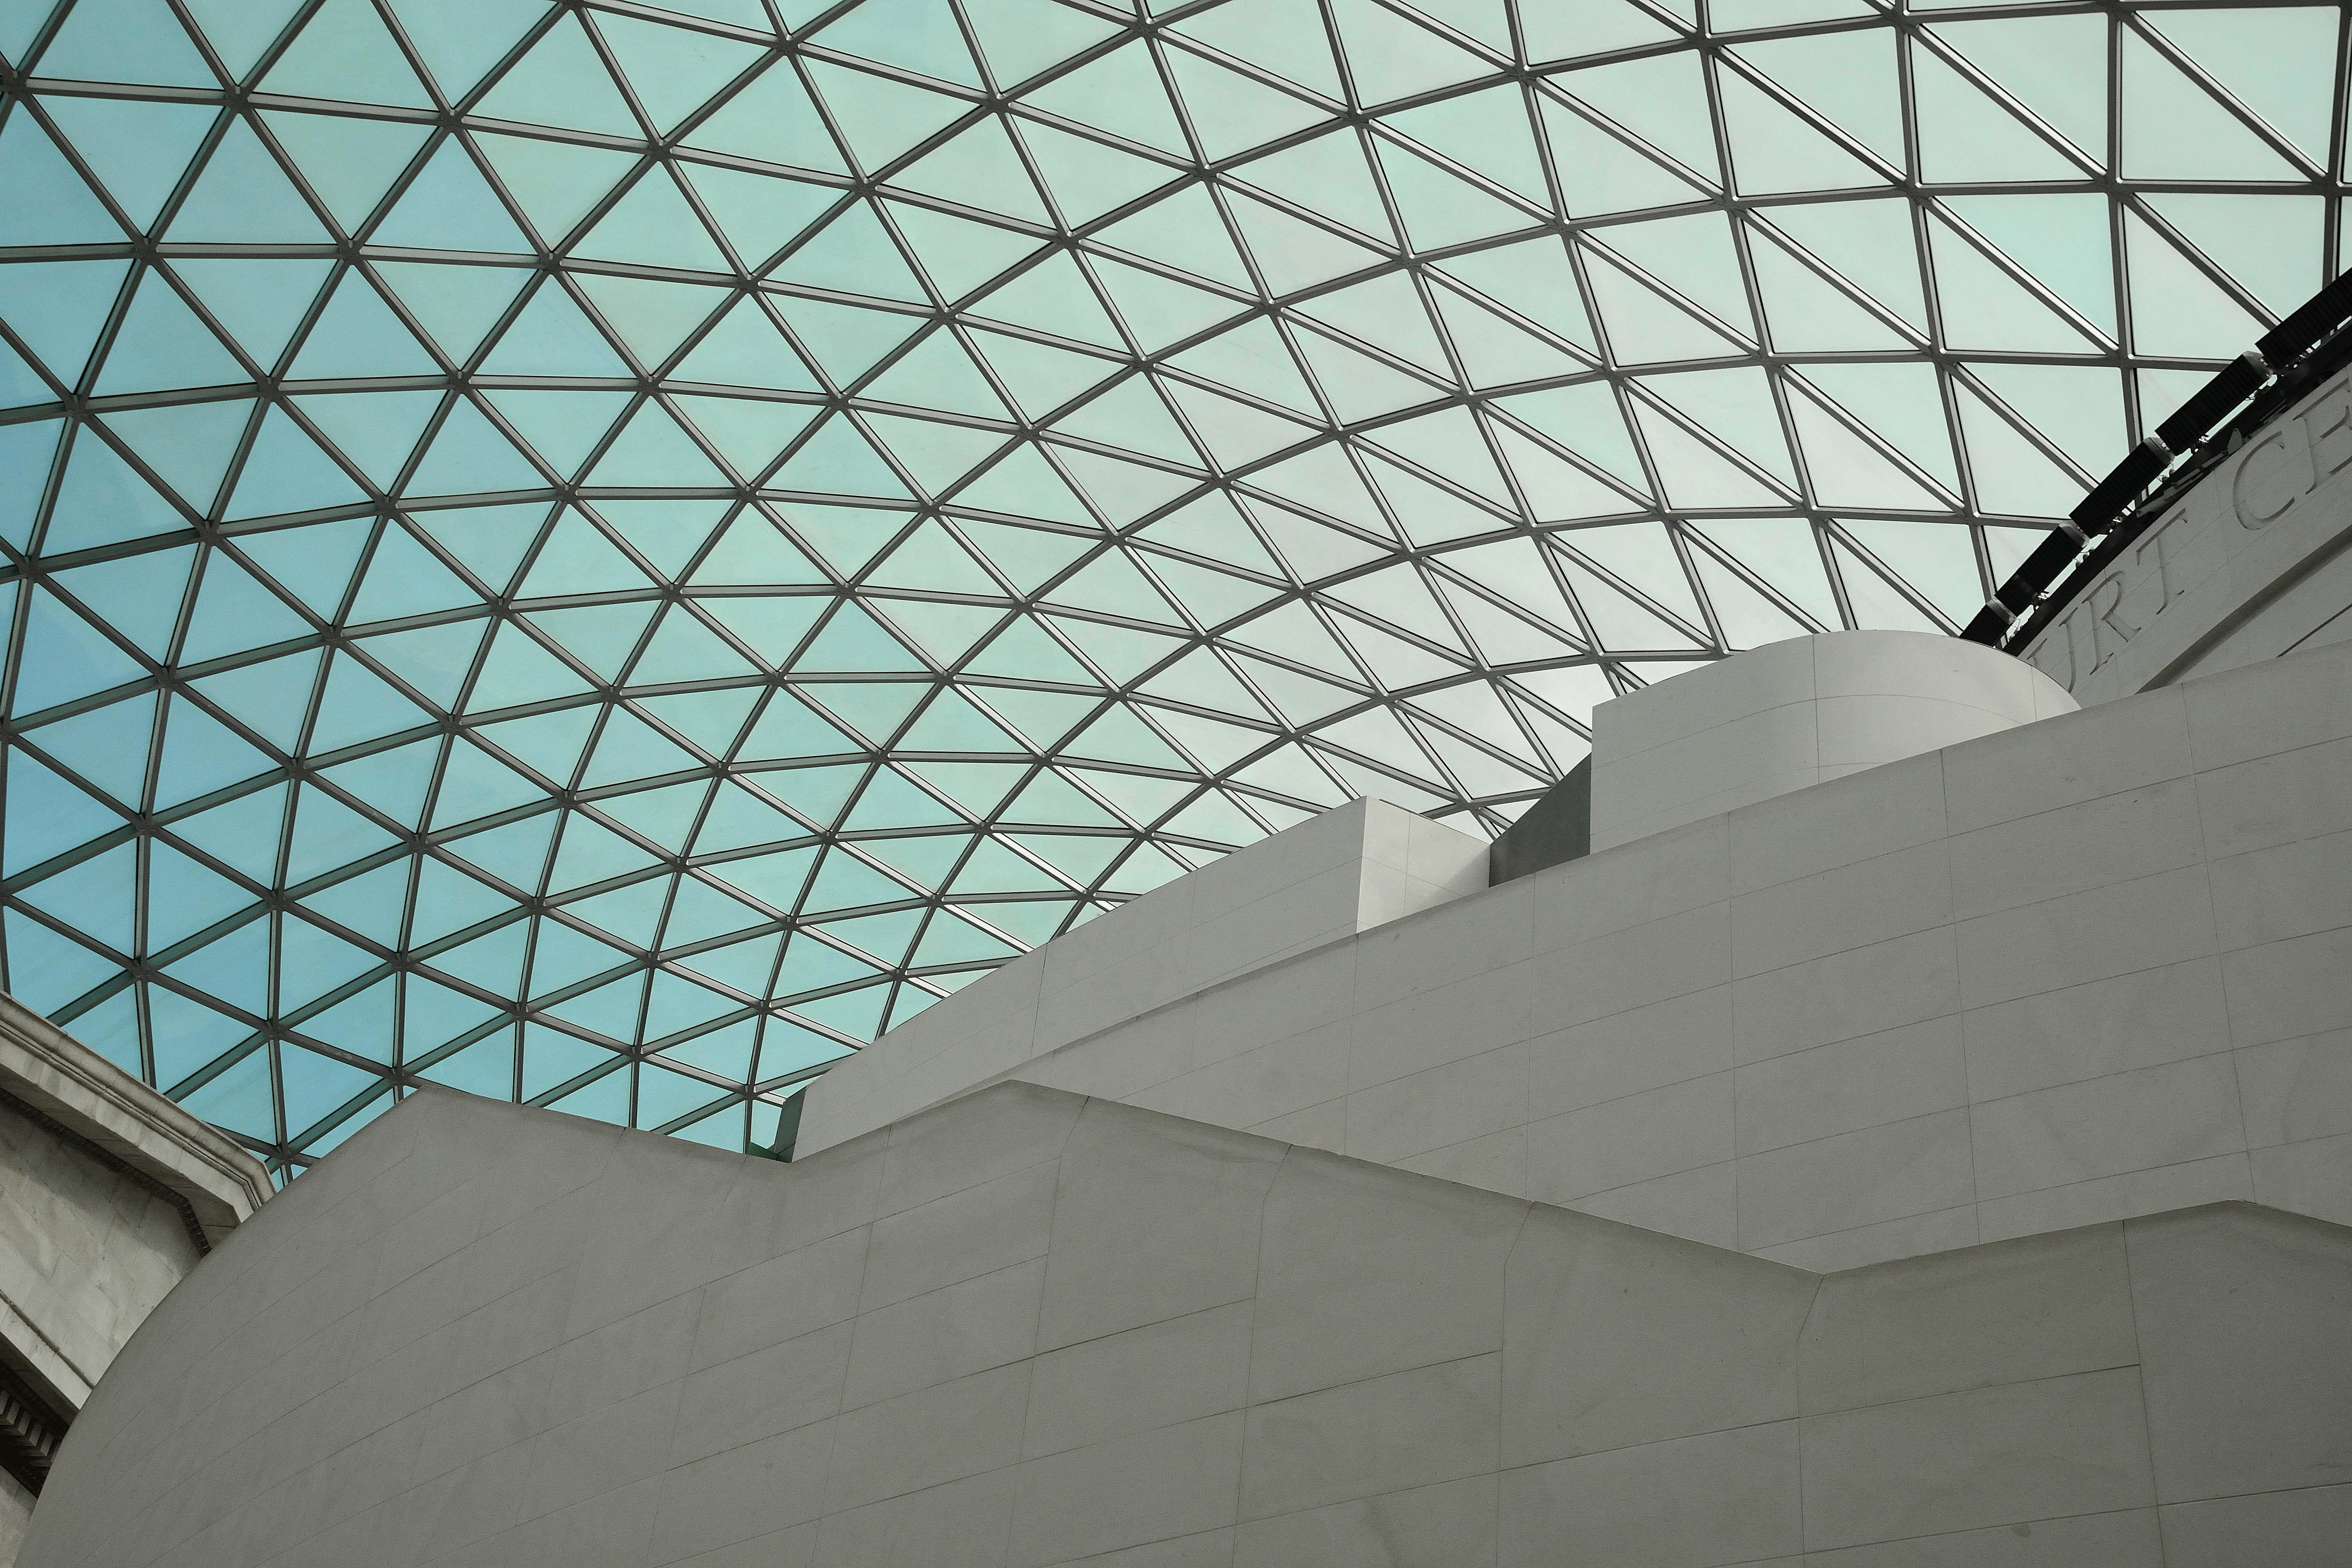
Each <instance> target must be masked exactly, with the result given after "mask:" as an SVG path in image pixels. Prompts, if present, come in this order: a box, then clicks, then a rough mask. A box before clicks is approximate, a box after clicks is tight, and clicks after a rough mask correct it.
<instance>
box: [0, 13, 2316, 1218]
mask: <svg viewBox="0 0 2352 1568" xmlns="http://www.w3.org/2000/svg"><path fill="white" fill-rule="evenodd" d="M2340 25H2341V17H2340V16H2339V11H2338V8H2337V7H2336V6H2333V5H2312V6H2301V7H2278V8H2263V7H2258V8H2246V7H2232V8H2228V9H2204V8H2174V7H2163V6H2155V5H2149V6H2138V5H2098V6H2093V5H2064V4H2058V5H2042V6H2016V5H2011V6H2005V7H2001V8H2000V10H1999V11H1997V12H1995V11H1990V10H1988V11H1983V12H1979V11H1977V10H1972V9H1970V8H1968V7H1963V6H1946V5H1918V4H1913V5H1907V6H1899V7H1898V6H1890V5H1878V4H1874V3H1873V0H1546V3H1541V4H1532V3H1531V4H1526V5H1518V4H1514V3H1512V0H1422V3H1421V4H1420V5H1418V6H1416V5H1408V4H1404V3H1402V0H1223V3H1217V0H1208V3H1204V4H1191V5H1168V6H1161V7H1158V8H1156V9H1150V10H1146V9H1143V8H1142V7H1141V6H1140V5H1137V6H1135V7H1132V8H1124V9H1123V8H1120V7H1118V6H1116V5H1110V4H1108V3H1099V0H842V3H840V4H835V5H824V3H823V0H672V3H671V4H668V5H667V6H666V7H661V6H656V5H646V4H629V5H622V4H614V5H602V4H587V5H561V6H558V5H549V4H546V3H544V0H65V3H62V4H54V5H53V4H51V3H50V0H0V324H5V330H0V551H4V552H5V565H4V566H0V579H5V582H4V583H0V595H5V597H6V599H7V601H8V605H9V611H8V613H9V616H10V617H11V619H10V621H9V623H8V624H9V625H10V626H11V627H12V629H13V634H14V635H13V637H12V639H11V641H10V642H9V644H8V648H9V661H8V667H7V676H6V681H7V684H6V688H5V714H6V717H5V742H6V750H7V758H6V770H5V789H6V795H5V867H0V874H4V875H5V880H0V895H5V913H0V928H5V962H6V983H7V985H8V987H9V989H10V990H12V991H13V992H15V993H16V994H17V995H19V996H20V997H22V998H23V999H24V1000H26V1002H27V1003H29V1004H30V1005H34V1006H37V1007H39V1008H41V1009H44V1010H45V1011H47V1012H49V1013H50V1014H52V1015H53V1016H56V1017H58V1018H59V1019H60V1020H62V1021H63V1022H65V1023H66V1024H67V1025H68V1026H69V1027H71V1028H72V1029H73V1030H74V1031H75V1032H76V1033H77V1034H79V1036H80V1037H83V1038H84V1039H86V1040H88V1041H89V1042H90V1043H91V1044H92V1045H93V1046H95V1047H98V1048H100V1049H101V1050H103V1051H105V1052H107V1053H108V1054H109V1055H110V1056H111V1057H113V1058H115V1059H116V1060H118V1061H120V1062H121V1063H122V1064H124V1065H125V1066H126V1067H129V1068H132V1069H133V1070H135V1071H137V1072H139V1073H140V1074H142V1076H144V1077H145V1078H147V1079H149V1080H150V1081H152V1082H154V1083H156V1084H157V1085H159V1086H161V1087H162V1088H163V1089H166V1090H167V1091H168V1092H170V1093H171V1094H173V1095H174V1096H175V1097H177V1098H179V1099H181V1100H184V1101H185V1102H186V1103H187V1104H188V1105H190V1106H191V1107H192V1108H193V1109H194V1110H197V1111H198V1112H200V1113H201V1114H203V1115H205V1116H206V1117H208V1118H210V1119H211V1120H213V1121H216V1122H218V1123H219V1124H221V1125H222V1126H224V1127H226V1128H228V1129H229V1130H231V1131H234V1132H236V1134H238V1135H239V1136H241V1137H242V1138H244V1139H245V1140H246V1141H247V1142H248V1143H250V1144H251V1145H252V1146H253V1147H254V1148H255V1149H257V1151H260V1152H263V1153H264V1154H265V1155H266V1156H268V1157H269V1158H270V1159H271V1160H272V1161H273V1162H274V1163H275V1166H276V1168H278V1170H280V1171H281V1172H285V1171H289V1170H292V1169H298V1168H299V1165H300V1164H301V1163H303V1162H304V1161H305V1160H307V1159H308V1158H310V1157H314V1156H315V1155H316V1154H317V1153H318V1152H322V1151H323V1150H325V1149H327V1148H330V1147H331V1146H332V1145H333V1144H334V1143H335V1142H336V1141H338V1140H339V1139H340V1138H341V1137H343V1136H346V1135H347V1134H348V1133H349V1132H350V1131H352V1129H353V1128H355V1127H356V1126H358V1125H360V1124H361V1123H362V1121H364V1120H365V1119H366V1118H367V1117H369V1116H371V1115H373V1114H374V1113H375V1112H376V1111H378V1110H382V1109H383V1107H385V1106H386V1105H388V1104H389V1103H390V1100H391V1095H392V1093H393V1092H394V1086H395V1085H396V1084H400V1083H406V1082H414V1081H416V1080H418V1079H434V1080H438V1081H441V1082H445V1083H450V1084H455V1085H457V1086H459V1087H462V1088H466V1089H474V1090H478V1091H480V1092H484V1093H490V1094H497V1095H504V1096H515V1097H519V1098H521V1099H525V1100H534V1101H537V1102H540V1103H552V1104H554V1105H557V1106H559V1107H561V1108H562V1109H564V1110H575V1111H579V1112H582V1113H583V1114H587V1115H591V1116H598V1117H604V1118H606V1119H609V1120H613V1121H627V1122H630V1123H632V1124H634V1125H636V1126H640V1127H646V1128H656V1129H664V1130H669V1131H678V1132H680V1133H681V1134H682V1135H684V1136H688V1137H692V1138H697V1139H701V1140H703V1141H705V1142H712V1143H717V1144H720V1145H723V1146H726V1147H730V1148H735V1147H741V1146H742V1145H743V1144H744V1142H745V1140H746V1139H747V1138H748V1139H750V1140H752V1141H753V1142H761V1143H764V1142H767V1141H768V1140H769V1139H771V1138H772V1136H773V1133H774V1130H775V1127H776V1125H777V1116H778V1107H779V1105H780V1104H781V1103H782V1100H784V1099H785V1098H787V1097H788V1096H789V1095H790V1094H792V1093H793V1092H794V1091H795V1089H797V1088H798V1087H799V1086H801V1085H803V1084H804V1083H805V1082H806V1080H807V1079H808V1078H809V1076H810V1075H812V1074H813V1073H814V1072H816V1071H818V1070H821V1069H822V1068H823V1066H824V1064H825V1063H826V1062H828V1061H830V1060H833V1059H835V1058H838V1057H839V1056H840V1055H841V1054H843V1053H844V1052H845V1051H847V1050H849V1049H852V1048H854V1047H856V1046H857V1045H859V1044H860V1043H862V1042H865V1041H866V1040H868V1039H870V1038H871V1037H872V1036H873V1035H874V1034H875V1032H876V1031H877V1030H878V1029H880V1028H882V1027H884V1026H887V1024H888V1023H890V1022H892V1021H895V1020H898V1019H901V1018H904V1017H906V1016H909V1015H910V1014H911V1013H912V1012H914V1011H915V1010H917V1009H919V1008H920V1007H921V1006H923V1005H927V1004H928V1003H929V1002H930V1001H932V1000H934V999H936V998H937V997H938V996H940V995H942V994H946V993H948V992H950V991H952V990H953V989H954V988H955V987H956V986H957V985H959V984H962V983H964V982H966V981H968V980H970V979H971V978H972V977H973V976H975V975H976V974H979V973H983V972H985V970H986V969H987V968H988V967H989V966H991V965H992V964H994V963H998V962H1001V961H1002V960H1003V959H1004V958H1005V957H1007V956H1008V955H1010V954H1013V953H1014V952H1019V951H1022V950H1023V949H1024V948H1027V947H1029V946H1033V945H1034V944H1036V943H1038V942H1044V941H1045V940H1046V939H1047V938H1049V937H1051V936H1052V935H1053V934H1054V933H1055V932H1056V931H1061V930H1063V929H1066V927H1068V926H1069V925H1070V924H1072V923H1073V922H1075V921H1081V920H1084V919H1086V918H1087V917H1088V916H1089V915H1091V914H1093V913H1095V912H1097V911H1099V910H1102V909H1104V908H1107V907H1109V906H1110V905H1111V904H1113V903H1115V902H1116V901H1117V900H1119V899H1121V898H1124V897H1129V896H1132V895H1134V894H1136V893H1139V892H1141V891H1144V890H1146V889H1150V888H1152V887H1154V886H1156V885H1158V884H1160V882H1163V881H1165V880H1167V879H1169V878H1171V877H1173V876H1176V875H1178V874H1180V873H1181V871H1183V870H1184V869H1185V868H1188V867H1191V866H1194V865H1197V864H1199V863H1201V862H1202V861H1203V860H1205V859H1209V858H1213V857H1215V856H1216V855H1218V854H1220V853H1222V852H1223V851H1224V850H1225V849H1227V848H1229V847H1233V846H1236V845H1239V844H1243V843H1246V842H1248V841H1250V840H1252V839H1255V838H1257V837H1261V836H1263V835H1264V834H1265V833H1267V832H1269V831H1272V830H1275V829H1278V828H1281V827H1283V826H1287V825H1289V824H1291V823H1294V822H1297V821H1298V820H1300V819H1301V818H1303V817H1304V816H1307V815H1308V814H1311V813H1313V812H1316V811H1318V810H1321V809H1324V808H1326V807H1328V806H1330V805H1336V804H1338V803H1339V802H1340V801H1343V800H1345V799H1348V798H1349V797H1351V796H1354V795H1363V794H1370V795H1381V796H1383V797H1385V798H1387V799H1389V800H1391V801H1395V802H1397V803H1399V804H1402V805H1407V806H1409V807H1411V808H1412V809H1415V810H1420V811H1425V812H1428V813H1430V814H1432V815H1433V816H1439V817H1441V818H1443V819H1444V820H1447V821H1450V822H1453V823H1454V824H1456V825H1458V826H1463V827H1465V829H1469V830H1472V831H1487V832H1492V831H1495V830H1497V829H1498V828H1499V827H1500V826H1503V825H1504V824H1506V823H1507V822H1508V821H1509V820H1511V819H1512V817H1513V816H1515V815H1516V814H1517V811H1518V810H1519V809H1521V807H1522V806H1523V805H1524V804H1525V803H1526V802H1527V801H1528V800H1529V799H1531V798H1533V797H1534V796H1535V795H1537V794H1538V793H1539V792H1540V791H1541V790H1542V789H1543V788H1544V786H1545V785H1546V784H1548V783H1549V781H1551V780H1552V779H1554V778H1556V777H1558V776H1559V774H1560V773H1563V772H1564V771H1565V770H1566V769H1568V768H1569V767H1570V766H1571V765H1573V764H1574V763H1575V762H1576V761H1577V760H1578V759H1579V758H1580V756H1581V755H1582V754H1583V750H1584V734H1585V730H1584V723H1585V720H1586V717H1587V715H1588V713H1589V711H1590V710H1591V705H1592V704H1593V703H1594V702H1595V701H1597V700H1601V699H1604V698H1606V697H1608V696H1609V695H1611V694H1612V693H1613V692H1615V691H1618V690H1622V689H1627V688H1629V687H1632V686H1635V685H1639V684H1642V683H1643V682H1647V681H1654V680H1656V679H1662V678H1664V677H1665V676H1668V675H1671V674H1673V673H1675V671H1677V670H1679V669H1683V668H1687V667H1688V666H1689V665H1690V664H1691V663H1693V662H1694V661H1697V660H1704V659H1708V658H1717V657H1720V656H1721V655H1722V654H1724V653H1725V652H1727V651H1728V650H1731V649H1736V648H1739V647H1748V646H1750V645H1753V644H1755V643H1759V642H1764V641H1769V640H1772V639H1775V638H1779V637H1789V636H1792V635H1795V634H1798V633H1801V632H1805V631H1813V630H1821V629H1824V628H1830V627H1836V626H1907V627H1916V628H1931V629H1941V630H1945V631H1949V630H1952V629H1954V627H1955V626H1956V625H1957V624H1958V623H1964V622H1965V621H1967V620H1968V618H1969V616H1971V615H1972V614H1973V613H1974V611H1975V610H1976V608H1977V607H1978V606H1979V605H1980V604H1981V603H1982V601H1983V600H1984V598H1985V596H1986V595H1987V594H1988V592H1989V591H1990V587H1991V586H1992V584H1995V583H1996V582H1998V581H1999V580H2000V578H2001V577H2002V576H2003V575H2005V574H2006V573H2007V572H2008V570H2009V569H2010V568H2011V566H2012V565H2013V564H2014V563H2016V562H2018V561H2019V560H2020V559H2021V558H2022V556H2023V555H2024V554H2025V553H2026V552H2028V551H2029V550H2030V549H2031V548H2032V546H2033V545H2034V544H2035V543H2036V542H2038V541H2039V539H2040V538H2041V537H2042V532H2043V531H2044V530H2045V529H2046V528H2047V527H2048V526H2049V522H2050V520H2052V519H2053V518H2055V517H2057V516H2059V515H2061V514H2063V512H2064V511H2065V510H2067V508H2069V507H2070V506H2071V505H2073V504H2074V501H2075V500H2077V499H2078V498H2079V497H2080V496H2081V494H2082V492H2083V490H2084V488H2085V487H2086V485H2087V483H2088V482H2089V480H2090V479H2092V478H2094V477H2095V476H2096V475H2098V474H2101V473H2104V472H2105V469H2106V468H2108V467H2109V466H2110V465H2111V464H2112V463H2113V462H2114V461H2115V460H2116V458H2118V457H2120V456H2121V455H2122V453H2123V452H2124V451H2125V450H2126V447H2128V445H2129V444H2130V443H2131V442H2132V441H2134V440H2135V439H2137V437H2138V436H2139V435H2140V433H2141V432H2142V431H2144V430H2147V429H2152V428H2153V427H2154V426H2155V425H2156V423H2157V421H2158V419H2159V418H2160V417H2161V416H2163V415H2164V414H2166V413H2168V412H2169V411H2170V410H2171V409H2172V408H2173V407H2174V406H2175V405H2178V404H2179V401H2180V400H2181V399H2182V398H2183V397H2184V396H2185V395H2186V394H2187V393H2188V392H2189V390H2190V389H2192V388H2193V387H2194V386H2195V385H2197V384H2199V383H2200V382H2201V381H2202V380H2203V379H2204V378H2205V376H2207V375H2208V374H2210V371H2211V369H2212V368H2213V367H2214V366H2215V365H2217V364H2218V363H2221V362H2222V361H2225V360H2227V359H2228V358H2230V357H2231V356H2232V355H2234V354H2236V353H2238V352H2239V351H2240V350H2241V349H2242V348H2243V347H2244V346H2246V345H2247V344H2248V343H2249V342H2252V339H2253V338H2254V337H2255V336H2256V335H2257V334H2258V333H2259V332H2260V331H2262V329H2263V326H2264V325H2265V324H2267V323H2269V322H2271V321H2274V320H2275V319H2276V317H2277V315H2278V314H2279V313H2280V312H2282V311H2284V310H2287V309H2289V308H2291V307H2293V306H2294V304H2296V303H2298V302H2300V301H2301V300H2303V299H2304V298H2305V297H2306V296H2308V295H2309V294H2310V293H2311V292H2312V291H2313V290H2314V289H2316V288H2317V287H2318V286H2319V285H2320V283H2321V282H2323V281H2324V280H2325V279H2326V278H2327V277H2328V276H2330V275H2332V274H2333V273H2334V272H2335V271H2336V268H2337V265H2338V251H2339V246H2340V243H2341V242H2340V239H2339V222H2340V218H2341V213H2342V193H2343V191H2344V188H2345V187H2344V184H2343V181H2342V177H2341V170H2340V166H2339V165H2340V153H2339V152H2338V150H2337V147H2336V137H2337V135H2338V134H2339V132H2337V131H2336V129H2335V127H2336V124H2337V123H2338V121H2339V115H2340V107H2339V106H2340V105H2341V104H2342V102H2343V99H2344V91H2343V82H2342V79H2341V76H2340V69H2341V68H2340V66H2339V64H2338V63H2337V62H2338V61H2339V59H2340V58H2341V53H2342V51H2341V50H2340V49H2339V47H2338V29H2339V26H2340Z"/></svg>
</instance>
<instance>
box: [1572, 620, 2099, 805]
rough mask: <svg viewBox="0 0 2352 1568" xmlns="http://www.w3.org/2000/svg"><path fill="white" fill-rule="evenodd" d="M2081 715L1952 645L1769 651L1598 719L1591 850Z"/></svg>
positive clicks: (1933, 641)
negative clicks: (2055, 716)
mask: <svg viewBox="0 0 2352 1568" xmlns="http://www.w3.org/2000/svg"><path fill="white" fill-rule="evenodd" d="M2075 707H2076V704H2075V701H2074V699H2073V698H2072V697H2070V696H2068V695H2067V694H2066V690H2065V689H2064V688H2063V687H2062V686H2060V685H2059V684H2058V683H2057V682H2056V681H2053V680H2052V679H2050V678H2049V677H2048V676H2046V675H2044V674H2042V672H2041V671H2040V670H2038V669H2035V668H2033V667H2032V666H2031V665H2029V664H2025V663H2023V662H2021V660H2018V659H2015V658H2011V657H2010V656H2009V655H2007V654H2005V653H2001V652H1999V651H1998V650H1996V649H1993V648H1989V647H1979V646H1978V645H1977V644H1975V643H1967V642H1960V641H1958V640H1957V639H1955V638H1952V637H1934V636H1930V635H1929V634H1927V633H1925V632H1832V633H1830V634H1829V635H1827V636H1825V637H1792V638H1790V640H1789V641H1787V642H1778V643H1769V644H1767V645H1766V646H1765V647H1759V648H1751V649H1750V650H1748V652H1746V653H1742V654H1735V655H1733V656H1732V657H1731V658H1727V659H1725V660H1723V661H1722V662H1720V663H1717V664H1711V665H1708V666H1706V668H1701V669H1695V670H1691V671H1689V672H1688V673H1686V674H1684V675H1678V676H1675V678H1674V679H1671V680H1664V681H1661V682H1659V683H1658V684H1657V685H1655V686H1653V687H1651V688H1649V689H1646V690H1643V691H1636V692H1633V693H1630V694H1629V695H1627V696H1624V697H1620V698H1618V699H1616V700H1614V701H1611V702H1603V703H1602V704H1601V705H1600V706H1599V707H1598V708H1596V709H1594V710H1593V711H1592V847H1593V848H1594V849H1595V850H1596V851H1598V850H1602V849H1613V848H1615V847H1617V846H1618V845H1620V844H1630V843H1632V842H1633V840H1634V839H1636V838H1646V837H1649V836H1650V835H1651V834H1653V833H1664V832H1665V831H1666V830H1667V829H1668V828H1672V827H1680V826H1683V825H1684V824H1685V823H1691V822H1697V821H1699V820H1701V819H1703V818H1705V817H1709V816H1717V815H1719V814H1721V813H1723V812H1727V811H1737V810H1738V809H1739V807H1741V806H1743V805H1755V804H1756V803H1757V802H1758V801H1759V800H1769V799H1771V798H1772V797H1773V796H1774V795H1786V794H1788V793H1789V792H1790V791H1791V790H1799V789H1804V788H1806V787H1807V786H1809V785H1811V784H1825V783H1827V782H1828V781H1829V780H1831V779H1835V778H1843V777H1844V776H1845V775H1846V774H1848V773H1860V772H1861V771H1862V770H1863V769H1864V768H1874V767H1879V766H1882V765H1884V764H1885V763H1895V762H1901V761H1902V760H1903V759H1904V758H1906V757H1916V756H1918V755H1919V754H1921V753H1922V752H1934V751H1940V750H1941V749H1942V748H1944V747H1946V746H1950V745H1956V744H1958V742H1962V741H1973V740H1975V739H1976V738H1977V737H1978V736H1979V735H1990V734H1992V733H1994V732H1996V731H2001V730H2010V729H2014V728H2015V727H2016V726H2018V725H2020V724H2030V723H2032V721H2034V720H2036V719H2047V718H2049V717H2051V716H2052V715H2053V714H2058V713H2072V712H2074V710H2075Z"/></svg>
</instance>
